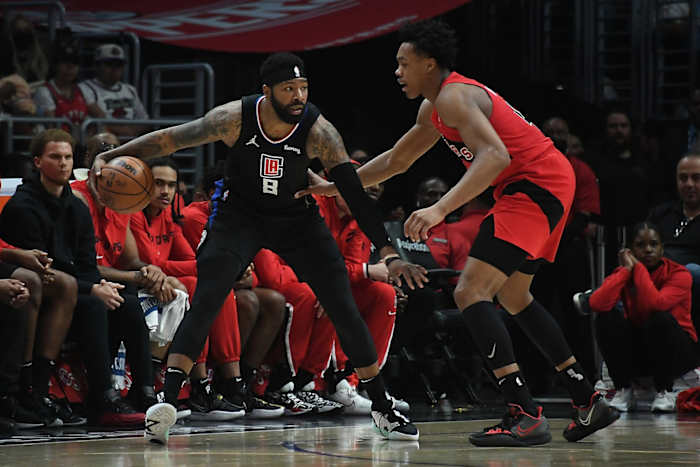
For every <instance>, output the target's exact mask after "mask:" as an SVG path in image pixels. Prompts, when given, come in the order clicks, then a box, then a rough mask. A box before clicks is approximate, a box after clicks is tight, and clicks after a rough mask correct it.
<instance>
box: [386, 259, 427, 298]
mask: <svg viewBox="0 0 700 467" xmlns="http://www.w3.org/2000/svg"><path fill="white" fill-rule="evenodd" d="M387 268H388V269H389V280H391V282H393V283H394V284H396V285H398V286H399V287H401V284H402V282H401V278H402V277H403V279H404V280H405V281H406V285H407V286H408V288H409V289H411V290H414V289H415V288H416V286H417V287H418V288H419V289H422V288H423V284H426V283H427V282H428V276H427V275H426V274H427V273H428V271H426V270H425V268H424V267H423V266H420V265H418V264H413V263H407V262H405V261H403V260H400V259H395V260H393V261H390V262H389V265H388V266H387Z"/></svg>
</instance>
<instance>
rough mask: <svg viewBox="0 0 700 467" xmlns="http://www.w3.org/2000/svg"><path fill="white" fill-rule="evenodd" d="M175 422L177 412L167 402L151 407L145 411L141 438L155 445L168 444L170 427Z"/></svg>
mask: <svg viewBox="0 0 700 467" xmlns="http://www.w3.org/2000/svg"><path fill="white" fill-rule="evenodd" d="M176 421H177V410H176V409H175V407H173V406H172V405H170V404H168V403H167V402H161V403H158V404H155V405H152V406H151V407H150V408H149V409H148V410H147V411H146V429H145V430H144V432H143V437H144V438H146V439H147V440H148V441H150V442H152V443H157V444H168V437H169V434H170V427H171V426H173V425H174V424H175V422H176Z"/></svg>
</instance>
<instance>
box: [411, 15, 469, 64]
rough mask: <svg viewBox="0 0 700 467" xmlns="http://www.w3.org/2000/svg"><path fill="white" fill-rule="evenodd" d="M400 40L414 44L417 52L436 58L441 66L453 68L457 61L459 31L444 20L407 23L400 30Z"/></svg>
mask: <svg viewBox="0 0 700 467" xmlns="http://www.w3.org/2000/svg"><path fill="white" fill-rule="evenodd" d="M399 41H400V42H409V43H411V44H413V47H414V49H415V50H416V53H418V54H420V55H423V56H425V57H431V58H434V59H435V61H436V62H437V64H438V66H440V67H441V68H445V69H448V70H451V69H452V68H454V66H455V62H456V61H457V51H458V48H457V33H456V32H455V31H454V29H452V28H451V27H450V26H449V25H448V24H447V23H445V22H444V21H441V20H438V19H429V20H425V21H420V22H418V23H409V24H406V25H405V26H404V27H402V28H401V30H400V31H399Z"/></svg>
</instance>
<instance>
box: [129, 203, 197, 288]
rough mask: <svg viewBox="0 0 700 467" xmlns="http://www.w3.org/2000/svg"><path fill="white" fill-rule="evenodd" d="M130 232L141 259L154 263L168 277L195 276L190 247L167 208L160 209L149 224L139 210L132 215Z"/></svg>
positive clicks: (195, 267)
mask: <svg viewBox="0 0 700 467" xmlns="http://www.w3.org/2000/svg"><path fill="white" fill-rule="evenodd" d="M131 231H132V232H133V234H134V238H135V239H136V244H137V245H138V248H139V257H140V258H141V261H143V262H145V263H148V264H154V265H156V266H158V267H159V268H161V269H162V270H163V272H164V273H165V274H167V275H168V276H174V277H183V276H195V277H196V276H197V261H196V259H195V255H194V250H192V247H191V246H190V244H189V243H188V242H187V239H185V236H184V235H183V234H182V228H181V227H180V226H179V225H178V224H177V223H176V222H175V221H174V220H173V216H172V213H171V212H170V209H163V211H161V213H160V214H159V215H157V216H156V217H155V218H154V219H153V220H152V221H151V223H150V224H149V223H148V221H147V220H146V215H145V214H144V213H143V212H138V213H136V214H132V216H131Z"/></svg>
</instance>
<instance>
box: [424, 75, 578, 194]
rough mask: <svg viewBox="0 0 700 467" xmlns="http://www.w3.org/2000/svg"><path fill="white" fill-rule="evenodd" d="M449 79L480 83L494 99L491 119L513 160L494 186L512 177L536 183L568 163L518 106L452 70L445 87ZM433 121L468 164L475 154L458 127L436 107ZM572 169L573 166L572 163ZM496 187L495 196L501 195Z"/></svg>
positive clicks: (451, 146) (446, 140) (464, 162)
mask: <svg viewBox="0 0 700 467" xmlns="http://www.w3.org/2000/svg"><path fill="white" fill-rule="evenodd" d="M450 83H464V84H469V85H473V86H478V87H480V88H481V89H483V90H484V91H486V92H487V93H488V95H489V97H490V98H491V102H492V103H493V106H492V107H493V109H492V111H491V116H490V117H489V122H490V123H491V125H492V126H493V128H494V130H496V133H498V136H499V138H501V141H503V144H504V145H505V146H506V149H507V150H508V154H510V157H511V163H510V165H509V166H508V167H506V168H505V169H504V170H503V172H501V173H500V174H499V175H498V176H497V177H496V179H495V180H494V181H493V182H491V185H492V186H496V187H500V188H503V187H505V185H507V184H508V183H510V182H511V181H513V180H517V179H522V178H527V179H531V180H532V181H534V182H535V183H537V180H538V179H540V178H542V177H543V176H545V177H546V176H547V175H548V174H551V173H556V172H558V171H559V170H558V169H557V166H561V165H562V164H566V165H569V164H568V162H567V159H566V157H564V155H563V154H561V153H560V152H559V151H557V150H556V149H555V147H554V144H553V143H552V140H550V139H549V138H547V137H546V136H545V135H544V134H543V133H542V132H541V131H540V130H539V129H538V128H537V127H536V126H535V125H534V124H532V123H530V122H528V121H527V120H526V119H525V117H524V116H523V115H522V114H521V113H520V112H518V111H517V110H516V109H514V108H513V107H511V106H510V104H508V102H506V100H505V99H503V98H502V97H501V96H499V95H498V94H497V93H495V92H494V91H492V90H491V89H489V88H488V87H486V86H484V85H483V84H481V83H479V82H478V81H475V80H473V79H469V78H466V77H464V76H462V75H460V74H459V73H456V72H452V73H451V74H450V75H449V76H448V77H447V79H445V81H444V82H443V83H442V87H444V86H446V85H448V84H450ZM430 118H431V120H432V122H433V125H434V126H435V128H437V130H438V131H439V132H440V134H441V135H442V137H443V140H444V141H445V143H446V144H447V145H448V146H449V148H450V149H451V150H452V152H454V153H455V154H456V155H457V157H459V158H460V160H461V161H462V163H463V164H464V165H465V167H467V168H469V166H470V165H471V163H472V161H473V159H474V154H473V153H472V152H471V151H470V150H469V148H468V147H467V146H465V144H464V142H463V141H462V137H461V136H460V134H459V131H457V129H455V128H451V127H448V126H446V125H445V124H444V123H442V120H441V119H440V116H439V115H438V113H437V109H433V113H432V115H431V117H430ZM569 170H571V168H570V167H569ZM500 191H501V190H498V189H497V191H496V193H495V194H494V196H495V197H498V196H499V195H500Z"/></svg>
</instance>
